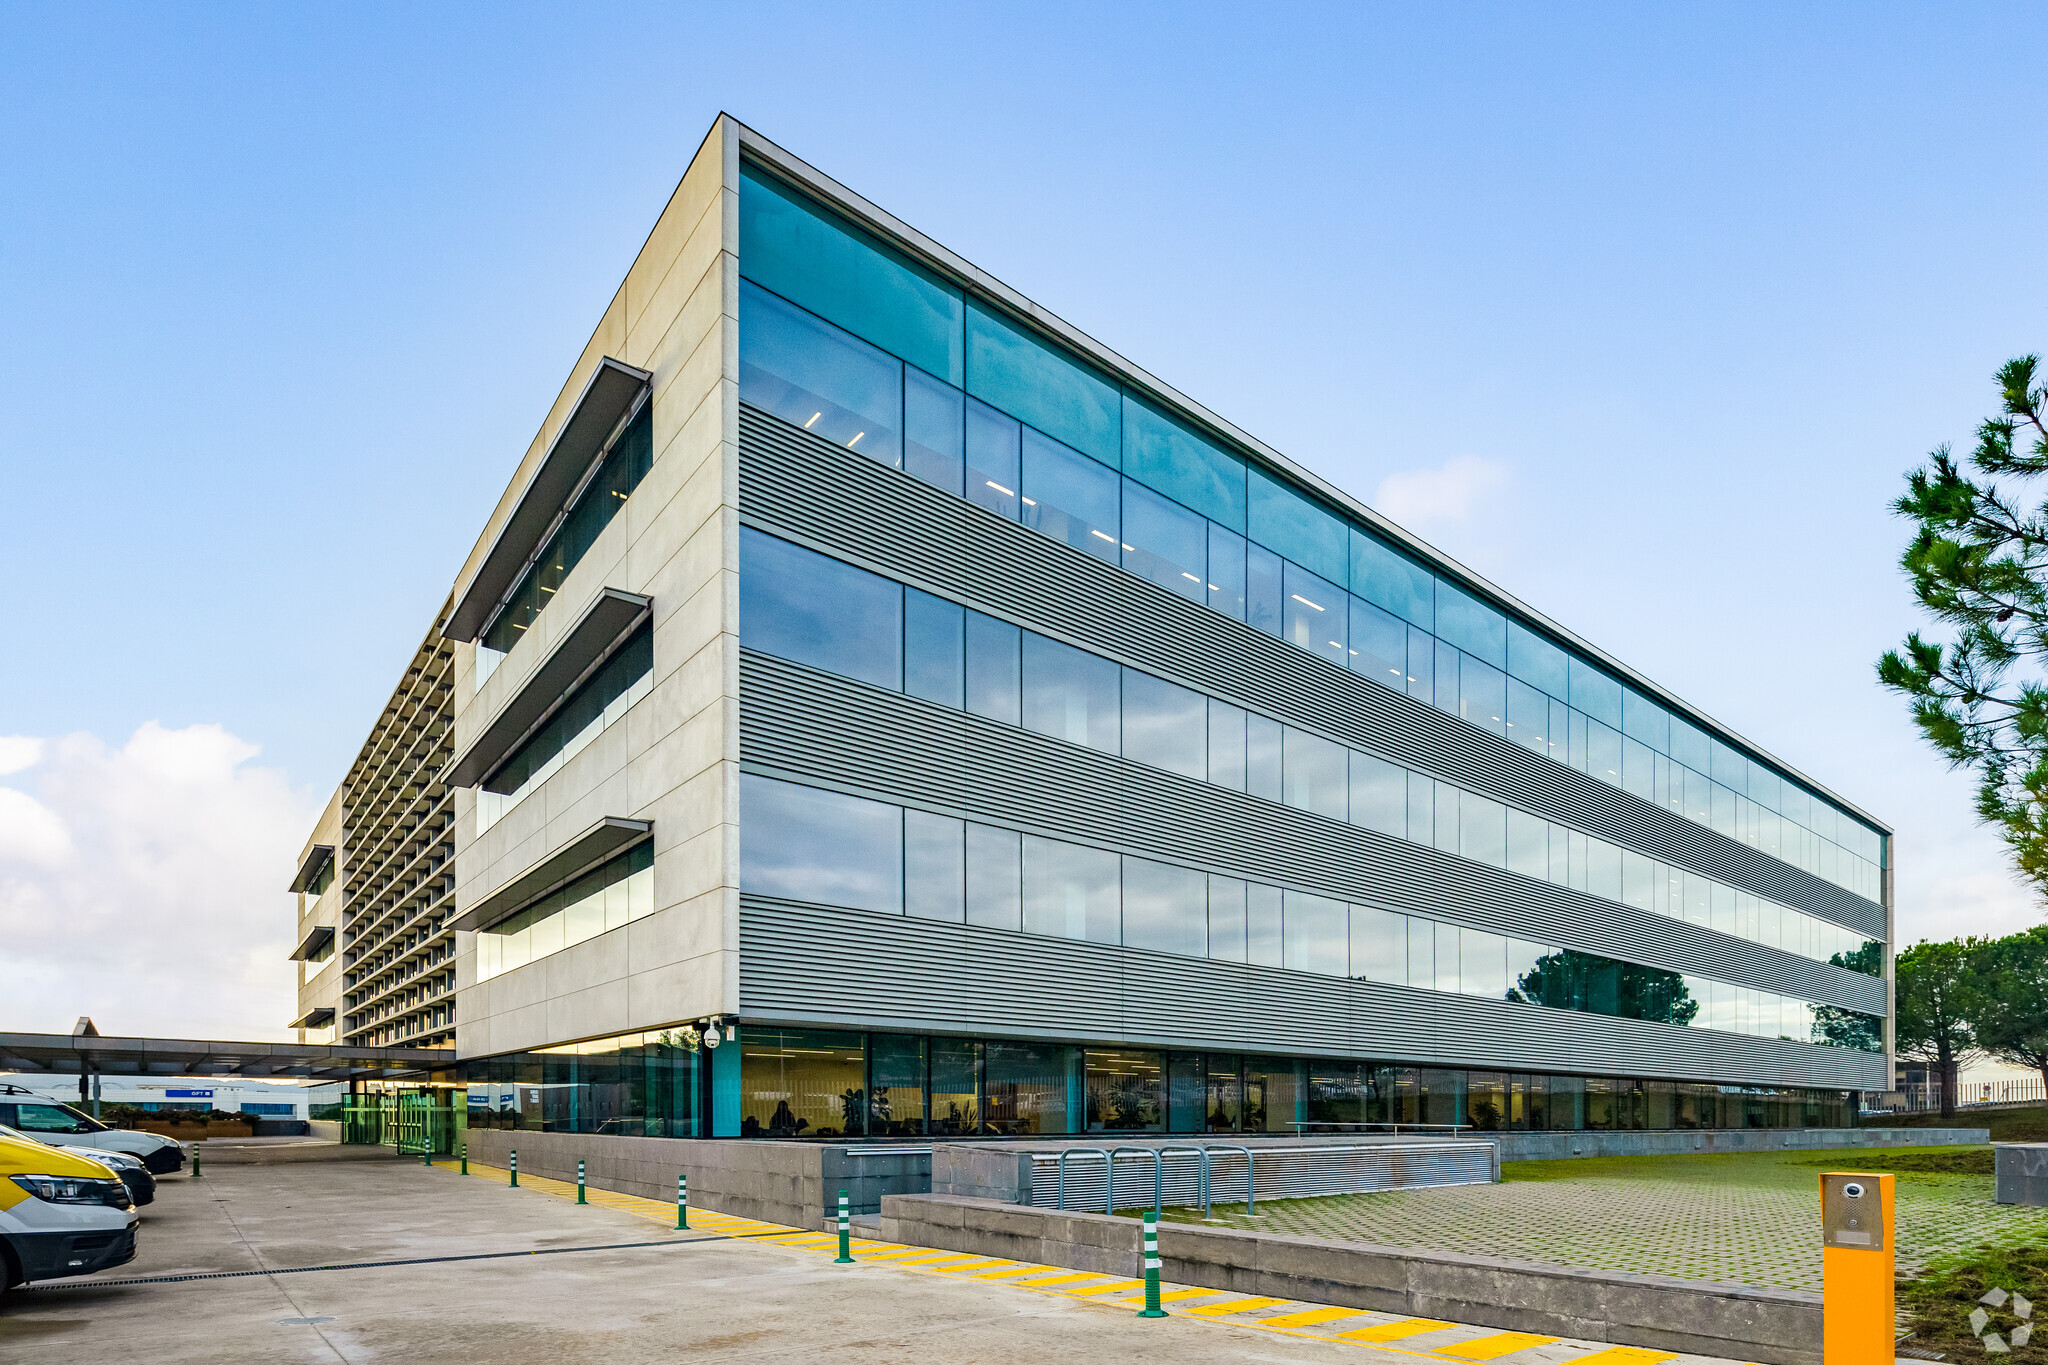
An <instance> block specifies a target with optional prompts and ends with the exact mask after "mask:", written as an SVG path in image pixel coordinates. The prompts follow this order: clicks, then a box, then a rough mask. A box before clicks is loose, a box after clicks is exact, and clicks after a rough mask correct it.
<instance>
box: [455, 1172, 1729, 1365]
mask: <svg viewBox="0 0 2048 1365" xmlns="http://www.w3.org/2000/svg"><path fill="white" fill-rule="evenodd" d="M435 1164H436V1165H437V1166H439V1167H441V1168H443V1169H446V1170H455V1169H456V1164H455V1163H453V1162H436V1163H435ZM469 1174H470V1176H471V1178H482V1179H487V1180H491V1181H493V1182H495V1183H498V1184H507V1183H508V1181H509V1173H508V1172H507V1171H506V1170H504V1169H503V1168H501V1167H491V1166H485V1165H482V1164H481V1163H478V1162H474V1161H473V1162H471V1163H470V1164H469ZM1489 1188H1497V1187H1489ZM519 1189H520V1190H521V1191H527V1190H532V1191H536V1192H538V1193H541V1194H546V1195H551V1196H554V1197H555V1198H559V1199H568V1200H573V1199H575V1197H576V1186H575V1184H574V1183H573V1182H569V1181H561V1180H550V1179H547V1178H544V1177H539V1176H533V1175H521V1176H520V1178H519ZM508 1193H510V1191H509V1190H508ZM585 1197H586V1198H587V1200H588V1201H589V1202H590V1203H592V1204H596V1205H599V1206H601V1207H603V1208H607V1209H614V1210H617V1211H618V1212H621V1213H629V1214H634V1215H636V1216H638V1217H642V1218H646V1219H648V1220H650V1221H653V1222H657V1223H661V1224H663V1225H665V1226H666V1227H669V1228H673V1227H674V1226H675V1222H676V1206H675V1205H674V1204H673V1203H666V1202H663V1201H659V1200H653V1199H642V1198H639V1197H638V1196H635V1195H630V1194H617V1193H614V1192H612V1191H610V1190H598V1189H587V1190H586V1191H585ZM1294 1202H1296V1203H1303V1202H1326V1201H1294ZM689 1219H690V1231H691V1232H696V1233H709V1234H716V1235H720V1236H727V1237H736V1238H737V1237H744V1238H747V1239H749V1240H756V1241H760V1242H764V1243H770V1244H773V1245H777V1246H784V1247H791V1248H795V1249H797V1250H801V1251H809V1252H815V1253H818V1254H819V1255H823V1256H831V1255H833V1254H835V1253H836V1252H837V1251H838V1248H839V1239H838V1236H837V1234H834V1233H823V1232H805V1231H803V1230H801V1229H797V1228H789V1227H783V1226H782V1225H780V1224H776V1223H767V1222H762V1221H760V1220H759V1219H752V1218H734V1217H730V1216H728V1215H726V1214H721V1213H713V1212H710V1211H707V1210H704V1209H692V1210H691V1211H690V1215H689ZM850 1244H851V1248H852V1252H853V1255H854V1257H855V1259H856V1260H858V1261H860V1262H862V1263H864V1264H869V1265H872V1264H875V1263H878V1262H879V1263H882V1264H886V1265H888V1266H890V1267H892V1268H894V1269H898V1270H904V1271H908V1272H911V1273H913V1274H918V1275H937V1276H946V1277H948V1278H952V1279H956V1280H968V1281H979V1282H984V1283H987V1284H990V1285H1001V1286H1003V1287H1005V1288H1011V1289H1025V1290H1030V1291H1032V1292H1034V1293H1039V1294H1052V1295H1060V1296H1063V1297H1067V1298H1074V1299H1086V1300H1088V1301H1090V1302H1092V1303H1097V1304H1107V1305H1109V1306H1110V1307H1113V1308H1125V1309H1131V1310H1133V1311H1135V1310H1137V1309H1140V1308H1143V1307H1144V1306H1145V1299H1144V1287H1145V1284H1144V1281H1143V1280H1140V1279H1120V1278H1117V1277H1116V1276H1113V1275H1098V1274H1091V1273H1085V1272H1080V1271H1074V1270H1069V1269H1067V1268H1065V1267H1062V1266H1051V1265H1041V1264H1037V1263H1035V1262H1030V1261H1012V1260H1004V1259H991V1258H989V1257H985V1256H970V1255H963V1254H960V1253H957V1252H948V1251H933V1250H931V1249H929V1248H925V1247H913V1246H905V1245H903V1244H902V1243H898V1242H879V1241H875V1240H873V1239H871V1238H864V1237H854V1238H851V1239H850ZM1160 1301H1161V1302H1162V1303H1163V1304H1165V1305H1166V1308H1167V1311H1168V1312H1169V1313H1170V1314H1173V1315H1176V1316H1183V1317H1193V1318H1201V1319H1203V1320H1205V1321H1208V1322H1214V1323H1218V1324H1221V1325H1224V1326H1228V1327H1235V1328H1241V1329H1246V1330H1249V1331H1254V1332H1260V1333H1271V1334H1277V1335H1284V1336H1288V1337H1296V1338H1306V1339H1311V1340H1316V1341H1322V1342H1331V1343H1339V1342H1341V1343H1347V1344H1355V1345H1359V1346H1372V1347H1376V1348H1378V1350H1377V1351H1375V1352H1374V1358H1378V1356H1379V1352H1387V1353H1390V1354H1392V1355H1394V1356H1396V1357H1401V1358H1408V1359H1419V1360H1433V1361H1439V1362H1444V1361H1453V1362H1474V1361H1499V1362H1500V1363H1501V1365H1730V1362H1725V1361H1719V1360H1716V1359H1715V1358H1712V1357H1708V1356H1694V1355H1674V1354H1673V1353H1671V1352H1669V1351H1652V1350H1645V1349H1643V1348H1641V1347H1633V1346H1609V1345H1604V1344H1601V1343H1598V1342H1590V1341H1579V1340H1572V1339H1568V1338H1560V1337H1551V1336H1542V1335H1538V1334H1535V1333H1529V1332H1503V1331H1501V1330H1500V1329H1499V1328H1497V1327H1473V1326H1469V1325H1464V1324H1460V1323H1453V1322H1441V1321H1437V1320H1434V1319H1430V1318H1411V1317H1405V1316H1402V1315H1400V1314H1395V1313H1368V1312H1362V1311H1360V1310H1359V1309H1356V1308H1341V1307H1336V1306H1333V1305H1330V1304H1320V1303H1306V1302H1301V1301H1298V1300H1294V1299H1276V1298H1264V1297H1257V1296H1249V1297H1248V1296H1246V1295H1244V1294H1240V1293H1234V1292H1230V1291H1226V1290H1220V1289H1204V1288H1202V1287H1200V1286H1196V1285H1183V1284H1173V1283H1165V1284H1162V1285H1161V1293H1160ZM1361 1365H1363V1362H1361Z"/></svg>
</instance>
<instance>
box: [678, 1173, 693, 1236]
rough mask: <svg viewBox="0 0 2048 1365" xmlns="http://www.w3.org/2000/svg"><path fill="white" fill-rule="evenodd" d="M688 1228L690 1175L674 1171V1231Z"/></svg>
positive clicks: (686, 1230) (682, 1230) (683, 1230)
mask: <svg viewBox="0 0 2048 1365" xmlns="http://www.w3.org/2000/svg"><path fill="white" fill-rule="evenodd" d="M689 1230H690V1177H688V1176H686V1175H684V1174H683V1173H682V1172H680V1171H678V1172H677V1173H676V1231H677V1232H688V1231H689Z"/></svg>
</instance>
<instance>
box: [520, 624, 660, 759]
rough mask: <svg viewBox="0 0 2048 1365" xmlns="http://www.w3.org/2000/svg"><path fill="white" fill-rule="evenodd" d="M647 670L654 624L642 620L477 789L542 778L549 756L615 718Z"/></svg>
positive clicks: (582, 740)
mask: <svg viewBox="0 0 2048 1365" xmlns="http://www.w3.org/2000/svg"><path fill="white" fill-rule="evenodd" d="M653 671H654V628H653V627H652V626H651V625H645V626H642V627H640V629H639V630H638V631H637V632H635V633H634V635H633V637H632V638H631V639H630V640H628V641H627V642H626V643H625V644H623V645H621V646H619V648H618V649H616V650H614V651H613V652H612V656H611V657H610V658H609V659H606V660H605V661H604V665H603V667H601V668H599V669H598V670H597V672H595V673H593V674H591V676H590V678H589V680H588V681H586V682H584V683H583V685H582V686H580V687H578V688H577V689H576V690H575V692H574V693H572V694H571V695H570V697H569V700H568V701H566V702H564V703H563V704H562V706H561V707H560V708H559V709H558V710H556V712H555V714H554V715H553V716H551V717H549V718H548V722H547V724H545V725H543V726H541V727H540V729H539V730H537V731H535V732H534V734H533V736H532V737H531V738H529V739H528V740H526V741H525V742H524V743H523V744H521V745H520V746H519V747H518V748H517V749H514V750H513V751H512V754H511V756H510V757H508V758H507V759H506V760H505V761H504V762H503V763H502V764H500V765H499V766H498V768H497V769H496V771H494V772H492V773H491V774H490V775H489V776H488V777H486V778H485V779H484V781H483V784H482V786H483V790H484V791H487V792H497V793H500V794H510V793H513V792H517V791H519V790H520V788H522V787H525V786H526V785H527V784H528V783H530V782H533V781H535V780H543V781H544V780H545V777H544V776H543V774H545V773H547V772H549V771H552V769H551V768H550V766H549V765H550V762H551V760H554V759H556V757H557V756H558V755H561V754H564V753H568V754H571V755H573V754H574V753H575V752H576V751H577V750H579V749H580V748H581V747H582V745H583V744H585V743H588V742H589V737H590V736H592V735H594V734H596V733H597V732H598V731H601V730H602V729H604V727H605V726H606V725H608V724H611V723H612V721H613V720H616V719H617V718H618V716H619V715H621V714H622V713H623V712H622V710H621V708H623V707H629V706H631V705H632V702H631V701H629V700H627V698H629V697H635V693H634V688H635V687H636V686H637V685H638V684H639V683H640V681H641V680H642V679H643V678H645V677H647V675H648V674H649V673H651V672H653ZM638 695H639V696H644V695H646V694H645V692H644V691H643V692H641V693H639V694H638ZM635 699H637V697H635ZM564 761H566V760H564Z"/></svg>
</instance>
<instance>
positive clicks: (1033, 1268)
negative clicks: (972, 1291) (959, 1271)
mask: <svg viewBox="0 0 2048 1365" xmlns="http://www.w3.org/2000/svg"><path fill="white" fill-rule="evenodd" d="M1050 1268H1051V1267H1049V1266H1042V1265H1013V1266H1007V1267H1005V1268H1004V1269H1002V1270H983V1271H979V1272H977V1273H976V1274H975V1275H974V1276H973V1278H974V1279H977V1280H999V1279H1002V1278H1003V1277H1004V1276H1006V1275H1036V1274H1038V1273H1039V1272H1040V1271H1043V1270H1048V1269H1050Z"/></svg>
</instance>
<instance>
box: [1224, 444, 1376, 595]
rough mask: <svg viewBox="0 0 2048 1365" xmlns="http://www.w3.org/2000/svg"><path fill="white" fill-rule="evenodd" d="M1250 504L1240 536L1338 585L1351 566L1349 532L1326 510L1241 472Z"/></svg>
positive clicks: (1264, 479)
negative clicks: (1243, 535) (1244, 479)
mask: <svg viewBox="0 0 2048 1365" xmlns="http://www.w3.org/2000/svg"><path fill="white" fill-rule="evenodd" d="M1245 478H1246V486H1247V488H1248V489H1249V492H1250V501H1249V505H1248V507H1247V510H1246V530H1245V535H1246V536H1248V537H1249V538H1250V539H1252V540H1255V541H1257V542H1258V543H1259V544H1261V545H1264V546H1265V547H1266V548H1267V549H1269V550H1274V551H1277V552H1278V553H1279V554H1282V555H1284V556H1286V557H1287V558H1288V559H1291V560H1293V561H1294V562H1295V563H1297V564H1299V565H1301V566H1302V567H1303V568H1305V569H1307V570H1308V571H1309V572H1311V573H1315V574H1320V575H1322V576H1323V577H1324V578H1328V579H1333V580H1336V581H1338V582H1342V581H1343V579H1344V578H1345V577H1346V575H1347V574H1349V572H1350V568H1351V555H1350V550H1349V548H1348V546H1349V542H1350V532H1349V531H1348V529H1347V528H1346V527H1345V525H1344V523H1343V522H1342V521H1340V520H1338V519H1337V517H1336V515H1335V514H1334V513H1331V512H1328V511H1325V510H1324V509H1323V508H1322V507H1320V506H1318V505H1317V504H1316V503H1314V502H1311V501H1310V500H1309V499H1308V498H1307V497H1305V496H1303V495H1302V494H1300V493H1297V492H1295V491H1294V490H1293V489H1292V488H1290V487H1288V486H1287V485H1286V484H1284V483H1281V482H1280V481H1279V480H1278V479H1275V478H1271V477H1269V476H1268V475H1265V474H1262V473H1260V472H1259V471H1258V470H1256V469H1247V470H1246V471H1245Z"/></svg>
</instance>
